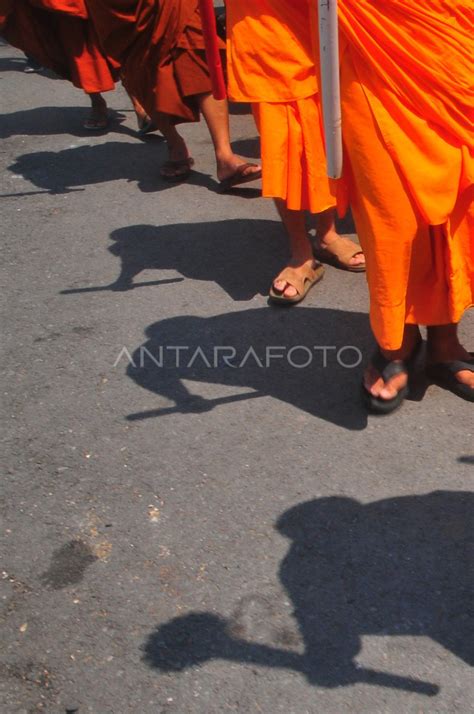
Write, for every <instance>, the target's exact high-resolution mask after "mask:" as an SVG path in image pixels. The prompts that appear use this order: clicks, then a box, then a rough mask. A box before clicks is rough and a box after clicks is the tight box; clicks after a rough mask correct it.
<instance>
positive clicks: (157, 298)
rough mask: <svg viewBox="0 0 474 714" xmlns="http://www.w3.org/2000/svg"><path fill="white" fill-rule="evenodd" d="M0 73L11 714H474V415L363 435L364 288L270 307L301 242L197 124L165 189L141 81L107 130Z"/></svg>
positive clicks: (239, 126)
mask: <svg viewBox="0 0 474 714" xmlns="http://www.w3.org/2000/svg"><path fill="white" fill-rule="evenodd" d="M0 69H1V75H0V102H1V105H2V117H1V120H0V122H1V123H0V130H1V138H2V142H1V145H0V146H1V149H0V150H1V162H2V173H1V210H2V213H1V216H2V220H1V227H0V230H1V234H2V248H3V255H4V259H3V268H2V287H3V291H2V293H3V319H2V326H3V335H4V339H3V341H2V342H3V356H2V364H3V375H2V376H3V386H2V401H3V409H2V421H3V449H2V453H3V461H4V467H3V469H2V472H3V473H2V496H1V536H2V565H1V569H2V571H3V572H2V575H1V579H0V605H1V628H2V635H1V641H2V648H1V653H0V679H1V688H2V689H1V694H0V711H1V712H2V713H3V712H4V713H5V714H20V713H24V712H37V711H44V712H48V714H49V713H51V714H57V713H61V712H62V713H64V712H68V711H69V712H72V711H78V712H79V714H83V713H85V712H93V713H94V714H109V713H113V714H128V713H133V714H135V713H137V714H141V713H142V712H154V713H155V712H163V713H166V714H221V713H223V712H233V711H234V712H244V713H245V714H247V713H248V714H262V713H263V714H273V713H276V712H282V713H284V714H307V713H308V714H313V713H318V714H319V713H321V714H331V713H334V714H342V713H343V712H357V713H359V712H360V713H362V712H374V713H377V714H378V713H382V712H387V713H390V714H391V713H392V712H393V713H394V714H395V713H397V714H398V712H407V713H408V712H410V713H411V712H413V714H422V713H427V712H442V713H446V712H470V711H473V706H472V702H473V701H474V686H473V678H472V669H471V667H470V665H471V666H472V663H473V652H472V646H473V629H472V615H473V612H472V579H473V568H472V551H471V553H469V551H468V541H469V539H470V538H471V537H472V532H473V524H474V517H473V516H474V505H473V496H472V490H471V489H472V481H473V477H474V446H473V421H472V405H469V404H468V403H466V402H462V401H461V400H458V399H456V398H455V397H454V396H452V395H450V394H447V393H445V392H443V391H441V390H440V389H439V388H437V387H434V386H428V388H427V389H426V390H424V389H423V385H421V388H420V394H419V395H418V398H417V399H415V400H412V401H408V402H407V403H406V404H405V405H404V407H403V409H402V410H401V411H400V412H399V413H397V414H396V415H393V416H392V417H391V418H388V419H377V418H372V417H370V418H367V416H366V415H365V412H364V410H363V409H362V407H361V405H360V403H359V394H358V387H359V382H360V378H361V372H362V364H361V365H358V366H356V367H354V368H350V367H347V366H344V365H343V364H342V363H346V365H347V364H351V363H354V362H355V361H357V355H358V352H357V351H356V350H355V349H351V348H350V346H353V347H355V348H357V350H360V351H361V353H362V355H363V359H364V361H365V360H366V359H367V357H368V355H369V354H370V351H371V349H372V339H371V336H370V331H369V326H368V320H367V303H368V300H367V291H366V285H365V279H364V276H361V275H354V274H349V273H344V272H340V271H336V270H334V269H332V268H328V269H327V271H326V275H325V278H324V280H323V282H322V283H321V284H320V285H319V286H318V287H316V288H315V289H314V290H313V291H312V292H311V293H310V295H309V297H308V299H307V300H306V302H305V303H304V305H302V306H299V307H297V308H294V309H290V310H278V309H275V308H270V307H269V306H268V305H267V301H266V296H265V294H266V291H267V289H268V286H269V284H270V281H271V278H272V277H273V276H274V274H275V273H276V271H277V270H278V269H279V267H280V266H281V265H282V264H283V262H284V260H285V240H284V236H283V233H282V229H281V227H280V225H279V223H278V220H277V216H276V213H275V211H274V208H273V206H272V204H271V202H269V201H264V200H262V199H260V198H259V197H258V191H257V190H256V189H255V188H254V187H252V185H250V186H249V187H246V188H245V189H242V190H240V191H238V192H235V194H234V195H219V194H218V193H217V192H216V190H215V188H216V184H215V169H214V166H213V161H212V151H211V145H210V141H209V137H208V135H207V132H206V129H205V126H204V125H203V124H198V125H194V126H187V127H185V128H184V130H183V133H184V134H185V136H186V137H187V139H188V140H189V145H190V147H191V149H192V153H193V156H194V157H195V159H196V172H195V173H194V174H193V177H192V179H191V180H190V181H189V182H188V183H187V184H185V185H182V186H170V185H168V184H165V183H163V182H162V181H161V180H160V178H159V165H160V163H161V162H162V161H163V159H164V155H165V149H164V145H163V143H162V142H161V141H160V139H159V138H158V137H157V136H150V137H149V138H147V139H146V141H140V140H139V139H138V138H137V137H136V135H135V122H134V116H133V114H132V112H131V111H130V106H129V102H128V100H127V98H126V96H125V94H124V93H123V91H122V90H121V89H118V90H117V91H116V92H115V93H113V94H110V95H109V103H110V106H111V108H113V109H114V110H115V116H114V121H113V124H112V126H111V129H110V131H109V133H107V134H103V135H95V136H94V135H91V134H86V132H84V131H82V130H81V128H80V125H81V119H82V118H83V116H84V114H85V113H86V111H87V101H86V100H85V98H84V97H83V96H82V95H81V93H80V92H79V91H77V90H74V89H73V88H72V87H71V86H70V85H68V84H67V83H65V82H62V81H58V80H53V79H51V78H48V77H47V76H43V75H25V74H23V73H22V71H21V70H22V64H21V55H20V53H19V52H17V51H16V50H13V49H11V48H9V47H8V46H1V47H0ZM232 134H233V138H234V140H235V146H236V148H237V150H238V151H240V152H244V153H246V155H250V156H252V155H255V154H257V153H258V147H257V141H256V138H255V130H254V127H253V125H252V121H251V117H250V116H249V115H248V114H245V113H236V114H235V115H234V116H233V117H232ZM473 317H474V315H472V314H471V315H469V316H467V317H466V319H465V321H464V322H463V325H462V333H463V336H464V338H465V340H466V342H469V343H470V345H471V349H472V346H473V344H474V320H473ZM297 346H298V347H299V349H296V350H293V352H291V353H289V350H290V349H291V348H295V347H297ZM179 347H181V348H182V349H181V350H179V349H178V348H179ZM218 347H221V348H227V350H226V351H224V350H222V351H219V350H217V351H216V348H218ZM348 347H349V348H348ZM172 348H173V349H172ZM184 348H186V349H184ZM232 348H233V349H234V350H235V354H234V355H233V353H232V351H231V350H232ZM251 348H252V349H253V351H252V349H251ZM315 348H316V349H315ZM323 348H327V349H326V350H323ZM345 348H348V349H345ZM249 350H250V351H249ZM232 355H233V357H232ZM276 355H280V358H278V357H277V356H276ZM178 356H179V365H178ZM324 356H326V363H325V364H324ZM225 357H227V358H228V362H227V363H226V362H225V359H224V358H225ZM231 357H232V359H231ZM310 358H311V363H310V364H308V365H307V366H304V367H302V366H301V365H304V363H305V362H309V361H310ZM266 362H268V364H267V363H266ZM231 365H234V366H231ZM235 365H237V366H235ZM297 365H299V366H300V368H298V366H297ZM423 391H424V394H423ZM470 558H471V559H470ZM470 591H471V595H470V594H469V593H470Z"/></svg>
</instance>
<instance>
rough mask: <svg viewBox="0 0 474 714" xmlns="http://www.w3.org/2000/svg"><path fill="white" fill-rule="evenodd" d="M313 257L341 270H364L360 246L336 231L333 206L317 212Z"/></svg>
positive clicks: (354, 271) (357, 271) (360, 271)
mask: <svg viewBox="0 0 474 714" xmlns="http://www.w3.org/2000/svg"><path fill="white" fill-rule="evenodd" d="M313 252H314V257H315V258H317V260H319V261H320V262H321V263H328V264H329V265H333V266H334V267H335V268H339V269H341V270H349V271H351V272H353V273H362V272H364V271H365V258H364V253H363V252H362V248H361V247H360V245H358V244H357V243H354V241H352V240H351V239H350V238H346V237H345V236H341V235H339V233H338V232H337V231H336V223H335V211H334V209H333V208H330V209H328V210H327V211H322V213H318V228H317V231H316V244H315V246H314V248H313Z"/></svg>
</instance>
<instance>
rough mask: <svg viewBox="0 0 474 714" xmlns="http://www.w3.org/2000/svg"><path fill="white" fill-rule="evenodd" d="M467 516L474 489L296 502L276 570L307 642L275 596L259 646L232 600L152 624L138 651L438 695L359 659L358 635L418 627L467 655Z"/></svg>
mask: <svg viewBox="0 0 474 714" xmlns="http://www.w3.org/2000/svg"><path fill="white" fill-rule="evenodd" d="M473 522H474V495H473V494H472V493H469V492H462V491H459V492H455V491H436V492H433V493H428V494H424V495H416V496H404V497H399V498H391V499H385V500H381V501H374V502H372V503H368V504H362V503H359V502H358V501H356V500H354V499H350V498H345V497H330V498H321V499H315V500H312V501H308V502H306V503H302V504H299V505H297V506H295V507H293V508H290V509H289V510H288V511H286V512H285V513H284V514H283V515H282V516H281V517H280V518H279V520H278V521H277V524H276V528H277V529H278V531H279V532H280V533H282V534H283V535H285V536H286V537H288V538H289V539H290V541H291V545H290V548H289V551H288V554H287V556H286V557H285V558H284V560H283V561H282V564H281V567H280V571H279V576H280V580H281V583H282V584H283V586H284V588H285V590H286V591H287V593H288V595H289V597H290V599H291V601H292V605H293V608H294V610H293V614H294V617H295V618H296V621H297V624H298V630H299V635H300V637H299V638H298V640H302V643H303V645H304V652H303V653H302V654H300V653H299V652H297V651H295V649H296V647H295V645H296V646H297V645H298V644H299V642H298V641H297V642H296V643H294V642H292V641H291V640H292V638H291V637H288V636H287V635H286V633H285V632H284V631H283V632H282V631H281V627H280V628H279V627H278V622H277V623H276V626H275V624H274V625H273V626H272V623H271V612H272V609H273V610H275V604H273V603H272V606H271V607H269V608H268V612H267V617H266V618H265V613H263V619H264V620H265V619H266V620H267V632H266V634H267V636H266V637H265V640H266V643H265V644H262V643H261V642H259V641H257V637H256V633H258V632H260V633H261V631H262V625H261V624H260V623H259V622H257V621H256V617H255V608H254V612H253V614H252V608H248V607H247V610H248V612H247V613H245V612H243V613H242V607H241V606H239V607H238V608H237V614H236V615H235V616H234V617H233V618H230V619H226V618H224V617H222V616H219V615H215V614H214V613H211V612H192V613H190V614H188V615H183V616H181V617H177V618H175V619H173V620H170V621H169V622H167V623H165V624H163V625H160V626H158V627H157V628H156V629H155V631H154V632H152V633H151V634H150V636H149V637H148V639H147V640H146V642H145V644H144V646H143V648H142V649H143V660H144V662H146V664H148V666H150V667H152V668H154V669H157V670H160V671H162V672H179V671H182V670H184V669H186V668H188V667H193V666H196V665H200V664H203V663H205V662H208V661H209V660H212V659H223V660H228V661H231V662H241V663H243V664H247V665H259V666H263V667H275V668H283V669H290V670H294V671H296V672H299V673H301V674H302V675H303V676H305V677H306V679H307V681H308V682H309V683H310V684H312V685H315V686H320V687H330V688H334V687H342V686H347V685H352V684H357V683H365V684H372V685H376V686H379V687H389V688H393V689H398V690H402V691H408V692H416V693H418V694H425V695H428V696H434V695H436V694H437V692H438V691H439V686H438V685H437V684H435V683H431V682H427V681H422V680H420V679H418V678H415V677H411V676H404V675H401V674H396V673H388V672H386V671H377V670H373V669H369V668H365V667H364V666H362V665H361V664H359V663H358V662H357V659H356V658H357V655H358V653H359V652H360V651H361V637H363V636H370V635H374V636H384V637H387V636H394V637H397V636H412V637H413V636H415V637H429V638H431V639H432V640H434V641H435V642H437V643H439V644H440V645H442V646H443V647H444V648H446V649H447V650H448V651H450V652H452V653H453V654H454V655H455V656H456V657H459V658H460V659H461V660H463V661H464V662H466V663H467V664H470V665H472V664H474V650H473V646H474V632H473V630H472V597H473V593H472V584H473V582H472V561H470V559H469V558H470V555H469V547H470V545H471V547H472V523H473ZM256 592H258V583H256ZM256 597H257V598H258V597H259V596H258V595H256ZM247 599H248V598H247ZM260 610H261V607H260ZM258 615H259V617H260V619H261V618H262V613H261V612H259V613H258ZM290 634H291V633H290ZM259 639H262V638H261V637H260V638H259ZM293 639H294V638H293ZM252 640H253V641H252ZM282 643H284V644H286V643H289V644H290V646H289V647H287V648H284V647H281V645H282ZM291 645H293V649H292V648H291ZM300 650H301V646H300ZM387 668H390V660H387ZM406 671H409V666H408V665H407V667H406Z"/></svg>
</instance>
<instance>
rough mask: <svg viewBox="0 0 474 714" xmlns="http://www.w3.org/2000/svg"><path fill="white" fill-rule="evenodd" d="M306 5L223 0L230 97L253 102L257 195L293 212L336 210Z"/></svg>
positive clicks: (266, 0) (271, 0) (268, 0)
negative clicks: (276, 200) (258, 149)
mask: <svg viewBox="0 0 474 714" xmlns="http://www.w3.org/2000/svg"><path fill="white" fill-rule="evenodd" d="M310 19H311V18H310V8H309V3H308V2H307V1H306V0H304V1H303V2H298V3H290V2H288V1H287V0H228V1H227V32H228V47H227V71H228V80H229V96H230V98H231V99H233V100H234V101H241V102H251V103H252V109H253V113H254V116H255V120H256V123H257V127H258V129H259V133H260V139H261V160H262V193H263V195H264V196H266V197H271V198H280V199H283V200H284V201H285V203H286V205H287V207H288V208H289V209H290V210H309V211H311V212H313V213H319V212H321V211H324V210H326V209H328V208H331V207H332V206H334V205H335V203H336V199H335V187H334V184H333V183H332V182H331V181H329V179H328V178H327V176H326V157H325V152H324V139H323V130H322V121H321V112H320V102H319V92H318V81H317V67H318V62H317V59H316V53H315V51H314V39H315V38H314V33H312V32H311V30H310V27H309V24H310Z"/></svg>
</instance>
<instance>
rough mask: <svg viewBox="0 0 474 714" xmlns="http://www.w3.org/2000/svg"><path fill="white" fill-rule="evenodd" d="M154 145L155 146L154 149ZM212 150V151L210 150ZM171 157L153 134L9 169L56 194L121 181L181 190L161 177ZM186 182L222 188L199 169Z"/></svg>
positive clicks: (30, 159) (27, 159) (42, 154)
mask: <svg viewBox="0 0 474 714" xmlns="http://www.w3.org/2000/svg"><path fill="white" fill-rule="evenodd" d="M118 132H119V133H126V134H129V133H131V134H132V135H133V136H135V134H134V132H131V131H130V129H128V128H124V129H123V131H121V129H119V130H118ZM40 133H41V132H40ZM63 133H64V132H63ZM90 135H91V132H87V136H90ZM150 144H152V145H153V146H151V147H150ZM190 148H191V149H192V147H190ZM209 151H211V148H210V147H209ZM167 157H168V151H167V148H166V143H165V142H164V141H163V139H162V137H161V136H158V135H155V134H153V135H147V136H146V137H143V138H142V140H141V141H136V142H117V141H110V140H107V141H106V142H102V143H97V144H93V145H87V146H74V147H71V148H68V149H63V150H62V151H38V152H35V153H32V154H23V155H22V156H19V157H18V158H17V160H16V161H15V163H13V164H11V165H10V166H9V167H8V170H9V171H12V172H13V173H15V174H19V175H21V176H23V177H24V178H25V179H26V180H28V181H30V183H32V184H33V185H34V186H38V187H39V188H42V189H46V190H48V191H49V192H50V193H52V194H61V193H69V192H70V191H72V190H74V189H75V188H76V187H78V186H86V185H97V184H100V183H105V182H108V181H117V180H121V179H124V180H127V181H129V182H133V183H136V184H137V186H138V188H139V190H140V191H143V192H144V193H150V192H156V191H164V190H169V189H177V190H179V183H176V182H171V183H170V182H169V181H165V180H164V179H163V178H162V177H161V176H160V165H161V164H163V163H164V162H165V161H166V160H167ZM186 183H189V184H192V185H195V186H201V187H203V188H207V189H208V190H210V191H216V190H217V189H218V188H219V184H218V182H217V181H216V180H214V179H213V178H211V177H210V176H209V175H207V174H203V173H201V172H199V171H198V167H197V166H196V167H195V169H193V171H192V172H191V175H190V178H189V179H188V180H187V182H186ZM245 190H247V192H248V193H247V195H248V196H249V197H250V198H255V197H257V196H259V195H260V193H261V192H260V191H256V190H255V189H253V188H249V189H245V188H242V189H241V190H240V194H241V195H245V194H244V192H245Z"/></svg>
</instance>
